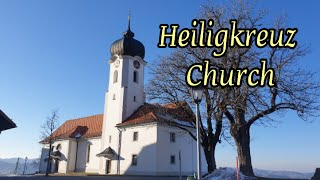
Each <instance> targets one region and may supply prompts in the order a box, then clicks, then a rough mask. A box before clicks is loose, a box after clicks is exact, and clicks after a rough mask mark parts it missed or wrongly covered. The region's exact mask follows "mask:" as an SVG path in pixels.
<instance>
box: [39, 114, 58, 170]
mask: <svg viewBox="0 0 320 180" xmlns="http://www.w3.org/2000/svg"><path fill="white" fill-rule="evenodd" d="M58 119H59V116H58V111H57V110H54V111H52V113H51V114H50V115H49V116H48V117H47V119H46V121H45V122H44V124H43V125H42V126H41V129H42V132H41V133H42V139H43V140H42V141H43V142H44V143H48V144H49V151H48V160H47V169H46V176H48V175H49V172H50V167H51V166H50V165H51V161H52V158H51V151H52V144H53V143H54V142H55V140H56V139H57V137H56V136H54V134H53V132H54V131H55V130H56V129H57V128H58V126H59V122H58Z"/></svg>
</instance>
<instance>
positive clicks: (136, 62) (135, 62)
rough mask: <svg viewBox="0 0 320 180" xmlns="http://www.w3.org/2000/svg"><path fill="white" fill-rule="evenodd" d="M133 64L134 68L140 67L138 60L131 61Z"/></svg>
mask: <svg viewBox="0 0 320 180" xmlns="http://www.w3.org/2000/svg"><path fill="white" fill-rule="evenodd" d="M133 66H134V67H135V68H136V69H139V68H140V62H139V61H137V60H135V61H133Z"/></svg>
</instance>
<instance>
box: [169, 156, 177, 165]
mask: <svg viewBox="0 0 320 180" xmlns="http://www.w3.org/2000/svg"><path fill="white" fill-rule="evenodd" d="M170 164H176V156H174V155H171V156H170Z"/></svg>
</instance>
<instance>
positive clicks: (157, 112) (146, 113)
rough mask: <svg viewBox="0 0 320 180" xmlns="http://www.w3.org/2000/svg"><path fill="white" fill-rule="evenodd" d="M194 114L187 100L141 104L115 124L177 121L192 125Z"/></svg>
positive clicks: (126, 124)
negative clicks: (124, 118)
mask: <svg viewBox="0 0 320 180" xmlns="http://www.w3.org/2000/svg"><path fill="white" fill-rule="evenodd" d="M194 119H195V116H194V114H193V112H192V110H191V108H190V106H189V105H188V103H187V102H185V101H183V102H178V103H170V104H164V105H160V104H158V103H155V104H148V103H145V104H144V105H142V106H141V107H140V108H139V109H138V110H137V111H136V112H134V113H133V114H132V115H131V116H130V117H129V118H128V119H126V120H125V121H123V122H122V123H119V124H117V126H128V125H136V124H142V123H151V122H160V123H169V124H170V123H177V124H180V125H186V126H192V124H193V122H194Z"/></svg>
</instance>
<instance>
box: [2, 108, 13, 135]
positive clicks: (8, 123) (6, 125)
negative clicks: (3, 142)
mask: <svg viewBox="0 0 320 180" xmlns="http://www.w3.org/2000/svg"><path fill="white" fill-rule="evenodd" d="M16 127H17V125H16V124H15V123H14V122H13V121H12V120H11V119H10V118H9V117H8V116H7V115H6V114H5V113H4V112H3V111H1V110H0V132H1V131H4V130H7V129H11V128H16Z"/></svg>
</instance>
